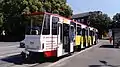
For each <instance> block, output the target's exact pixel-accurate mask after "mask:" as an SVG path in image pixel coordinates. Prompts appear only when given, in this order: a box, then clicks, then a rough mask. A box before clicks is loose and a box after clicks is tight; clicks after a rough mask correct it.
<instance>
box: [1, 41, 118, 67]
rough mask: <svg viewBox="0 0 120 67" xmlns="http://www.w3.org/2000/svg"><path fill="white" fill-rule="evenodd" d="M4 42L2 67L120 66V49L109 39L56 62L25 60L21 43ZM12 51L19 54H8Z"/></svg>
mask: <svg viewBox="0 0 120 67" xmlns="http://www.w3.org/2000/svg"><path fill="white" fill-rule="evenodd" d="M0 44H1V43H0ZM3 44H5V43H3ZM3 44H2V47H0V56H2V55H3V56H4V57H3V58H1V59H0V67H120V49H117V48H113V46H112V45H111V44H110V43H109V41H108V40H100V42H99V44H97V45H94V46H92V47H90V48H87V49H85V50H82V51H80V52H76V53H74V54H73V55H72V56H68V57H64V58H61V59H59V60H58V61H56V62H51V61H44V62H40V63H38V62H35V63H33V62H24V61H23V60H22V58H21V56H20V55H19V53H20V52H21V51H22V50H23V48H19V47H18V46H19V43H6V44H7V45H3ZM13 44H14V45H13ZM11 53H12V54H13V53H18V54H16V55H11V56H7V54H8V55H9V54H11ZM5 55H6V56H5Z"/></svg>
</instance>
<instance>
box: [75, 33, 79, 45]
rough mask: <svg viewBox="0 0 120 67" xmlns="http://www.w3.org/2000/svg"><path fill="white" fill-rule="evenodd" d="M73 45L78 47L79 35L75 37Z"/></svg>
mask: <svg viewBox="0 0 120 67" xmlns="http://www.w3.org/2000/svg"><path fill="white" fill-rule="evenodd" d="M75 44H76V45H80V36H79V35H77V36H76V37H75Z"/></svg>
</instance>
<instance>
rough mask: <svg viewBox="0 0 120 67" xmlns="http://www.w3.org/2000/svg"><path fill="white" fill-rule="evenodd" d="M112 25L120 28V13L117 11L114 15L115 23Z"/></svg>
mask: <svg viewBox="0 0 120 67" xmlns="http://www.w3.org/2000/svg"><path fill="white" fill-rule="evenodd" d="M111 26H112V27H119V28H120V13H116V14H115V15H114V16H113V23H112V24H111Z"/></svg>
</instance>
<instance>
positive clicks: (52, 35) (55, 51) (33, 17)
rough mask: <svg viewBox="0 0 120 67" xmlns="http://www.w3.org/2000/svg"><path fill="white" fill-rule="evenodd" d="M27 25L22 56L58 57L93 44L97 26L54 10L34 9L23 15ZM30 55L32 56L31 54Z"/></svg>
mask: <svg viewBox="0 0 120 67" xmlns="http://www.w3.org/2000/svg"><path fill="white" fill-rule="evenodd" d="M24 16H25V17H27V19H26V20H25V22H26V23H28V25H27V26H26V31H25V32H26V34H25V39H24V40H23V41H22V42H24V44H25V50H24V51H23V52H22V53H21V54H22V56H24V57H25V58H28V57H31V56H36V55H40V56H39V57H46V58H49V57H60V56H63V55H66V54H71V53H73V52H74V51H76V50H77V51H78V50H81V49H83V48H86V47H89V46H91V45H93V44H96V42H97V39H96V37H95V33H96V32H97V29H95V28H92V27H89V26H87V25H84V24H81V23H79V22H76V21H73V20H70V19H67V18H64V17H62V16H60V15H57V14H51V13H47V12H35V13H31V14H26V15H24ZM31 58H33V57H31Z"/></svg>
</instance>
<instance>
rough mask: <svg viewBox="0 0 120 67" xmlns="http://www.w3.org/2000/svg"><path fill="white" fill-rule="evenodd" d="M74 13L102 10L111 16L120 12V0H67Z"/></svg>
mask: <svg viewBox="0 0 120 67" xmlns="http://www.w3.org/2000/svg"><path fill="white" fill-rule="evenodd" d="M67 3H68V4H69V5H70V6H71V8H72V9H73V14H77V13H84V12H89V11H102V12H103V13H106V14H108V16H110V17H111V18H112V17H113V15H115V14H116V13H118V12H120V0H67Z"/></svg>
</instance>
